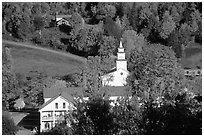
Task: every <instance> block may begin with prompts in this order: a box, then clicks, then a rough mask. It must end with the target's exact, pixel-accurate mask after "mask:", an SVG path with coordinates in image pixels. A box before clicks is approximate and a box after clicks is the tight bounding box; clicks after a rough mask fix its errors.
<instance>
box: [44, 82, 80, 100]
mask: <svg viewBox="0 0 204 137" xmlns="http://www.w3.org/2000/svg"><path fill="white" fill-rule="evenodd" d="M59 93H63V94H64V93H68V94H69V95H72V96H81V95H83V88H82V87H67V86H66V82H65V81H62V80H57V81H56V82H55V84H53V85H52V86H50V87H47V88H45V89H44V92H43V94H44V95H43V96H44V98H53V97H55V96H56V95H59Z"/></svg>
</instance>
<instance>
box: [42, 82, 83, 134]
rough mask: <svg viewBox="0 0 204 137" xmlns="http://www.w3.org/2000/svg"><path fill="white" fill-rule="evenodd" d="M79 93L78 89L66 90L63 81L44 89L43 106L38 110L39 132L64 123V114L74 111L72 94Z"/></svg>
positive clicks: (80, 89)
mask: <svg viewBox="0 0 204 137" xmlns="http://www.w3.org/2000/svg"><path fill="white" fill-rule="evenodd" d="M81 91H82V88H80V87H76V88H75V87H73V88H72V87H70V88H67V87H66V82H64V81H56V83H55V84H54V85H52V86H51V87H48V88H45V89H44V104H43V105H42V106H40V108H39V112H40V132H46V131H47V130H50V129H51V128H53V127H54V126H55V125H56V123H60V122H62V121H64V120H65V118H64V116H65V114H68V113H69V112H70V111H72V110H74V109H75V106H74V94H78V93H77V92H80V93H82V92H81ZM68 124H69V123H68Z"/></svg>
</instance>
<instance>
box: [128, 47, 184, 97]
mask: <svg viewBox="0 0 204 137" xmlns="http://www.w3.org/2000/svg"><path fill="white" fill-rule="evenodd" d="M129 62H130V63H129V64H130V65H129V68H130V70H131V72H132V74H131V76H130V78H129V80H130V83H131V84H130V85H131V87H133V91H134V92H135V94H137V95H138V96H143V97H144V100H149V99H150V100H151V99H152V100H157V99H158V98H161V97H162V96H164V97H165V98H166V99H168V100H171V99H173V98H174V97H175V96H174V95H175V94H174V93H175V92H178V90H176V89H177V88H179V87H180V85H182V74H181V69H180V68H179V67H178V64H177V59H176V57H175V55H174V52H173V51H172V50H171V49H170V48H168V47H165V46H163V45H157V44H154V45H149V46H146V47H145V48H144V50H143V51H142V52H141V53H140V54H138V53H136V50H134V51H133V52H132V53H131V56H130V59H129ZM135 80H139V84H138V83H137V82H136V81H135ZM135 82H136V83H135Z"/></svg>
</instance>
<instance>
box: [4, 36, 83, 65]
mask: <svg viewBox="0 0 204 137" xmlns="http://www.w3.org/2000/svg"><path fill="white" fill-rule="evenodd" d="M2 43H3V44H11V45H13V46H22V47H26V48H32V49H37V50H43V51H47V52H51V53H54V54H59V55H61V56H65V57H69V58H72V59H75V60H78V61H80V62H83V63H84V62H86V59H85V58H83V57H80V56H77V55H74V54H71V53H67V52H66V53H65V52H60V51H55V50H51V49H48V48H42V47H39V46H37V45H34V44H31V43H21V42H14V41H8V40H2Z"/></svg>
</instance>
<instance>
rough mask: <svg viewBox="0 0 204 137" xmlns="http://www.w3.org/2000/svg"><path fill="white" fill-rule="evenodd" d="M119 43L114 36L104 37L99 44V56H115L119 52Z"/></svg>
mask: <svg viewBox="0 0 204 137" xmlns="http://www.w3.org/2000/svg"><path fill="white" fill-rule="evenodd" d="M117 45H118V42H117V40H116V39H115V38H114V37H113V36H102V38H101V41H100V42H99V46H100V48H99V55H100V56H108V57H110V56H111V55H115V54H116V51H117Z"/></svg>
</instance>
